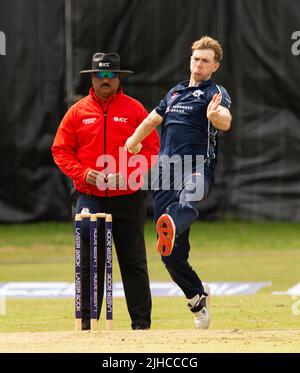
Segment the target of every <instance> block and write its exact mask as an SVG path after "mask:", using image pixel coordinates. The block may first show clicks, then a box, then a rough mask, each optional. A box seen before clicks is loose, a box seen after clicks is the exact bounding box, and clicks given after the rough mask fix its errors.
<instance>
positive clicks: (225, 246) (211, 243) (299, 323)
mask: <svg viewBox="0 0 300 373" xmlns="http://www.w3.org/2000/svg"><path fill="white" fill-rule="evenodd" d="M299 228H300V224H297V223H273V222H270V223H269V222H261V223H248V222H231V221H228V222H213V223H203V222H197V223H195V224H194V225H193V228H192V232H191V245H192V250H191V257H190V262H191V264H192V266H193V267H194V268H195V269H196V270H197V272H198V273H199V275H200V276H201V278H202V279H203V280H204V281H212V282H214V281H271V282H272V286H270V287H266V288H263V289H262V290H261V291H260V292H259V293H258V294H256V295H253V296H230V297H228V296H227V297H220V296H218V297H213V299H212V313H213V321H212V324H211V329H210V331H208V332H206V333H212V334H211V340H212V341H217V340H218V341H219V342H220V346H219V347H218V348H220V351H228V350H230V346H231V347H232V350H235V348H237V350H238V351H255V349H257V350H259V351H281V350H282V351H290V352H300V315H298V316H297V315H293V313H292V310H291V307H292V305H293V303H294V302H295V299H292V298H291V297H289V296H285V295H272V291H285V290H287V289H288V288H289V287H291V286H293V285H295V284H296V283H298V282H300V235H299ZM73 240H74V238H73V231H72V226H71V224H63V223H37V224H25V225H1V226H0V282H10V281H73V271H74V268H73V250H74V248H73V246H74V245H73ZM146 243H147V252H148V264H149V273H150V279H151V280H152V281H159V280H161V281H170V278H169V275H168V273H167V272H166V270H165V269H164V267H163V265H162V263H161V260H160V258H159V256H158V254H157V253H156V249H155V232H154V227H153V224H152V223H151V222H149V223H148V224H147V227H146ZM114 279H115V280H116V281H119V280H120V274H119V269H118V266H117V265H116V262H115V265H114ZM6 311H7V314H6V316H0V332H2V333H1V337H0V351H7V349H9V347H8V345H6V342H5V341H9V340H10V338H13V337H10V334H7V333H11V332H14V333H15V337H14V338H17V335H18V333H20V332H21V333H26V332H49V333H50V334H49V335H50V336H49V338H50V340H51V338H52V337H51V336H53V334H51V333H55V332H64V333H66V332H67V333H71V334H70V335H69V334H68V335H67V336H64V338H67V340H68V338H71V339H72V338H73V337H74V333H72V331H73V330H74V318H73V300H72V299H62V300H61V299H49V300H44V299H40V300H33V299H32V300H28V299H23V300H22V299H9V300H8V301H7V310H6ZM114 319H115V320H114V328H115V329H117V330H119V331H120V333H121V332H122V333H123V332H124V333H127V336H128V338H129V340H131V339H130V338H133V337H132V334H131V333H132V332H131V331H130V321H129V317H128V313H127V309H126V305H125V300H124V299H115V301H114ZM152 320H153V323H152V331H151V333H152V332H153V333H160V331H163V330H166V331H168V332H167V334H168V335H170V333H171V334H172V333H173V332H174V333H177V332H178V331H179V330H182V333H184V331H187V333H188V334H187V336H185V337H184V335H185V334H180V335H178V338H179V339H178V341H179V340H180V341H181V342H182V346H181V351H188V349H190V351H194V350H193V349H192V346H190V345H189V344H185V343H184V341H188V340H189V337H188V335H190V333H194V330H193V320H192V315H191V314H190V312H189V311H188V310H187V308H186V305H185V300H184V299H183V298H180V297H174V298H153V314H152ZM103 327H104V320H103V319H101V320H100V328H102V329H103ZM292 330H293V332H292ZM172 331H173V332H172ZM276 331H278V336H279V334H280V336H281V337H280V338H281V339H280V338H279V337H278V338H279V339H278V340H276V335H277V332H276ZM279 331H280V333H279ZM17 332H18V333H17ZM250 332H251V333H252V332H254V333H258V334H257V335H259V336H260V337H259V340H256V339H255V338H254V337H253V336H250V335H248V334H247V333H250ZM104 333H105V332H104ZM220 333H221V334H220ZM222 333H223V334H222ZM224 333H225V334H224ZM243 333H244V334H243ZM245 333H246V334H245ZM260 333H266V335H265V334H264V335H265V336H264V335H261V334H260ZM272 333H273V334H272ZM37 335H39V336H41V335H42V336H44V334H43V333H42V334H37ZM135 335H140V334H135ZM205 335H206V337H207V338H209V334H205ZM233 335H235V336H238V338H231V337H232V336H233ZM255 335H256V334H255ZM24 336H26V334H22V336H21V337H20V340H22V339H23V338H25V337H24ZM61 336H62V335H61ZM119 336H120V335H119ZM141 336H142V335H141ZM272 336H273V337H272ZM152 337H153V338H154V339H155V338H156V337H157V338H158V340H159V341H161V343H163V340H164V334H162V335H160V334H159V336H158V335H156V334H153V336H152V335H151V339H152ZM165 337H167V335H166V334H165ZM62 338H63V337H62ZM118 338H119V337H118ZM124 338H125V339H126V338H127V337H124ZM143 338H144V337H143ZM175 338H177V337H175ZM181 338H182V339H181ZM272 338H273V339H274V341H275V342H274V343H273V342H272ZM75 339H76V338H75ZM231 339H232V340H231ZM248 339H249V343H248V344H247V343H241V340H246V341H247V340H248ZM226 340H228V341H229V340H230V346H228V345H227V342H226ZM222 341H223V342H224V343H223V342H222ZM251 341H252V342H251ZM253 341H256V342H255V343H254V342H253ZM267 341H269V342H268V343H267ZM225 342H226V343H225ZM265 342H266V343H265ZM74 343H75V342H74ZM149 343H150V342H149ZM186 343H188V342H186ZM199 343H200V342H199ZM234 343H236V347H234ZM251 343H252V344H251ZM260 343H261V344H262V345H261V346H260ZM139 344H140V345H141V343H140V342H139ZM38 345H39V344H38ZM184 345H185V347H183V346H184ZM12 346H14V350H18V344H17V343H16V341H15V340H14V342H13V343H12ZM19 346H20V350H22V345H19ZM120 346H121V345H119V348H121V347H120ZM141 346H144V348H147V347H145V343H143V344H142V345H141ZM205 346H206V347H205ZM205 346H204V345H203V346H202V347H203V349H202V350H205V351H206V350H207V344H206V345H205ZM209 346H211V351H213V350H214V345H213V344H209ZM251 346H252V347H251ZM264 346H265V347H266V346H268V347H266V348H265V349H264ZM148 347H149V346H148ZM34 348H37V346H35V347H32V350H34ZM56 348H58V347H57V346H56ZM68 348H69V349H67V350H68V351H71V350H72V351H73V350H74V351H75V350H76V348H75V347H74V349H72V347H71V346H69V347H68ZM149 348H150V347H149ZM45 349H46V347H45ZM45 349H44V350H45ZM49 349H50V350H51V351H52V350H55V343H54V346H53V348H52V349H51V348H50V347H49ZM78 349H79V347H78ZM78 349H77V350H78ZM41 350H42V349H41ZM44 350H43V351H44ZM77 350H76V351H77ZM121 350H122V349H121ZM133 350H134V349H133ZM164 350H165V349H164ZM169 350H170V351H174V349H173V350H172V348H171V346H170V349H169ZM175 350H176V349H175ZM139 351H143V350H139ZM152 351H155V349H154V348H152ZM218 351H219V350H218Z"/></svg>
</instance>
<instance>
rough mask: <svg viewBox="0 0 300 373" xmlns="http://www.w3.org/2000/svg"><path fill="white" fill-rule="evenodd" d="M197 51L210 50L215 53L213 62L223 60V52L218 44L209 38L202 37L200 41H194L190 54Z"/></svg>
mask: <svg viewBox="0 0 300 373" xmlns="http://www.w3.org/2000/svg"><path fill="white" fill-rule="evenodd" d="M197 49H212V50H213V51H214V52H215V62H221V60H222V58H223V50H222V47H221V45H220V43H219V42H218V40H215V39H213V38H211V37H210V36H207V35H206V36H202V38H201V39H199V40H196V41H195V42H194V43H193V45H192V52H194V51H195V50H197Z"/></svg>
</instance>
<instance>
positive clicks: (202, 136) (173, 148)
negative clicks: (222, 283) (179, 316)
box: [126, 36, 231, 329]
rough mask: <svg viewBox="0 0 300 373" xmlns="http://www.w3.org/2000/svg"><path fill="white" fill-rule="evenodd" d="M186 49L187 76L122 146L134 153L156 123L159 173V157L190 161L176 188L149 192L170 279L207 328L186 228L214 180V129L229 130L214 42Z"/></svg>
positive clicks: (204, 291)
mask: <svg viewBox="0 0 300 373" xmlns="http://www.w3.org/2000/svg"><path fill="white" fill-rule="evenodd" d="M191 49H192V56H191V60H190V79H189V80H188V81H184V82H181V83H178V84H177V85H176V86H175V87H174V88H172V89H171V90H170V91H169V92H168V93H167V95H166V96H165V97H164V98H163V99H162V100H161V102H160V104H159V105H158V106H157V107H156V109H155V110H153V111H152V112H151V113H150V114H149V116H148V117H147V118H146V119H145V120H144V121H143V123H141V125H140V126H139V127H138V129H137V130H136V131H135V133H134V135H133V136H132V137H130V138H129V139H128V140H127V142H126V147H127V149H128V150H129V151H131V152H133V153H137V152H138V151H139V148H140V146H139V145H138V144H139V143H140V142H141V141H143V139H144V138H146V136H148V135H149V133H153V132H152V131H153V130H154V128H155V127H157V126H159V125H161V126H162V127H161V146H160V152H159V167H160V169H159V171H161V170H163V169H164V168H166V164H165V163H164V162H165V159H169V160H170V159H171V158H172V157H174V156H178V157H179V158H180V159H181V160H182V161H183V160H184V157H185V156H190V157H191V159H192V162H191V165H190V170H188V174H187V175H184V176H185V177H184V180H183V183H182V188H181V189H179V190H176V189H175V188H174V187H173V188H172V186H174V185H170V189H169V190H163V189H162V188H159V187H158V188H157V189H156V190H154V192H153V198H154V209H155V219H156V222H157V223H156V230H157V235H158V241H157V249H158V252H159V253H160V254H161V256H162V260H163V262H164V264H165V266H166V268H167V270H168V272H169V274H170V276H171V278H172V279H173V281H175V282H176V283H177V284H178V286H179V287H180V288H181V289H182V291H183V293H184V294H185V296H186V298H187V304H188V307H189V309H190V310H191V311H192V312H193V314H194V315H195V326H196V328H199V329H207V328H208V327H209V324H210V312H209V295H210V294H209V287H208V286H207V285H205V286H203V284H202V282H201V280H200V278H199V277H198V275H197V273H196V272H195V271H194V270H193V268H192V267H191V266H190V264H189V262H188V258H189V252H190V243H189V232H190V227H191V225H192V223H193V222H194V221H195V220H196V219H197V218H198V216H199V211H198V209H199V203H201V201H203V200H204V199H205V198H206V197H207V196H208V194H209V192H210V190H211V188H212V187H213V184H214V170H215V166H216V163H217V132H218V130H222V131H227V130H229V128H230V125H231V114H230V111H229V107H230V103H231V99H230V97H229V95H228V93H227V91H226V89H225V88H224V87H222V86H220V85H217V84H215V83H213V82H212V80H211V76H212V75H213V73H214V72H216V71H217V70H218V68H219V66H220V62H221V59H222V54H223V51H222V47H221V45H220V44H219V42H218V41H217V40H214V39H212V38H211V37H208V36H204V37H202V38H201V39H200V40H197V41H195V42H194V43H193V45H192V48H191ZM197 156H201V158H202V159H203V161H202V164H203V167H202V169H201V172H198V171H197V166H198V164H197ZM198 158H199V157H198ZM183 165H184V164H183ZM180 166H181V164H180ZM195 166H196V167H195ZM161 177H162V179H163V176H161ZM162 181H164V180H162ZM165 189H166V188H165ZM194 192H195V193H194ZM192 194H193V195H192Z"/></svg>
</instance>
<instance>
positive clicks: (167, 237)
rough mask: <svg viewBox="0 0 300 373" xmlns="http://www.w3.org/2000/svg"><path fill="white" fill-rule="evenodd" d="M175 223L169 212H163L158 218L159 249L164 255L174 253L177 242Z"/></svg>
mask: <svg viewBox="0 0 300 373" xmlns="http://www.w3.org/2000/svg"><path fill="white" fill-rule="evenodd" d="M175 230H176V228H175V224H174V221H173V219H172V218H171V216H170V215H168V214H163V215H161V217H160V218H159V219H158V220H157V223H156V232H157V235H158V241H157V251H158V252H159V254H160V255H162V256H169V255H171V254H172V251H173V246H174V242H175Z"/></svg>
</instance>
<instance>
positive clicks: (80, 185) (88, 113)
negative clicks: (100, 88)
mask: <svg viewBox="0 0 300 373" xmlns="http://www.w3.org/2000/svg"><path fill="white" fill-rule="evenodd" d="M147 115H148V113H147V111H146V110H145V108H144V107H143V105H142V104H141V103H140V102H139V101H137V100H135V99H133V98H132V97H129V96H127V95H125V94H124V93H123V92H122V90H121V89H120V90H119V91H118V93H116V94H114V95H112V96H111V97H109V99H108V100H107V101H103V100H101V99H100V98H99V97H98V96H97V95H96V94H95V92H94V89H93V88H91V89H90V92H89V95H88V96H86V97H84V98H83V99H82V100H80V101H78V102H77V103H76V104H75V105H73V106H72V107H71V108H70V109H69V110H68V112H67V113H66V115H65V116H64V118H63V120H62V121H61V123H60V125H59V128H58V130H57V133H56V136H55V139H54V143H53V145H52V154H53V158H54V161H55V163H56V164H57V166H58V167H59V168H60V169H61V170H62V172H63V173H64V174H66V175H67V176H68V177H70V178H71V179H72V180H73V182H74V185H75V188H76V189H77V190H78V191H80V192H83V193H87V194H93V195H97V196H100V197H101V196H108V197H109V196H116V195H123V194H130V193H133V192H134V191H136V190H138V189H139V188H140V186H141V180H139V176H138V175H139V174H141V175H144V174H145V173H146V172H147V171H148V169H149V168H151V167H152V166H153V165H154V163H155V161H156V156H157V154H158V149H159V137H158V134H157V132H156V131H153V132H152V133H151V134H150V135H149V136H148V137H147V138H146V139H145V140H144V141H143V142H142V145H143V148H142V151H141V152H140V153H139V155H142V156H144V157H143V159H142V161H140V159H139V158H138V157H136V156H135V155H133V154H130V153H128V152H127V151H125V150H124V149H123V147H124V145H125V142H126V140H127V138H128V137H130V136H131V135H132V134H133V132H134V131H135V129H136V128H137V126H138V125H139V124H140V123H141V122H142V121H143V120H144V119H145V118H146V116H147ZM120 148H121V149H120ZM91 169H94V170H98V171H102V172H103V173H105V174H108V173H117V172H121V173H122V174H123V176H124V177H125V180H126V181H129V180H131V181H132V180H134V179H136V181H137V183H136V185H134V183H132V182H128V183H126V184H127V186H126V188H125V189H123V190H110V189H106V190H99V189H98V188H97V187H96V186H93V185H91V184H87V183H86V181H85V178H86V175H87V173H88V172H89V171H90V170H91ZM136 175H137V177H136Z"/></svg>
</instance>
